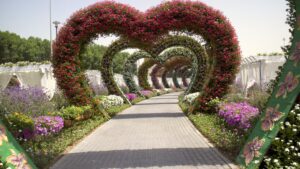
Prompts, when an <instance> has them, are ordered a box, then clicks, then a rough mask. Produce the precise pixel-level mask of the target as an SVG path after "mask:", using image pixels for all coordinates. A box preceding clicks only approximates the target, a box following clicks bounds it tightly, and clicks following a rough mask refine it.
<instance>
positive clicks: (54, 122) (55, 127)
mask: <svg viewBox="0 0 300 169" xmlns="http://www.w3.org/2000/svg"><path fill="white" fill-rule="evenodd" d="M63 127H64V120H63V118H61V117H59V116H39V117H37V118H35V119H34V134H35V135H41V136H48V135H52V134H56V133H59V132H60V131H61V129H62V128H63Z"/></svg>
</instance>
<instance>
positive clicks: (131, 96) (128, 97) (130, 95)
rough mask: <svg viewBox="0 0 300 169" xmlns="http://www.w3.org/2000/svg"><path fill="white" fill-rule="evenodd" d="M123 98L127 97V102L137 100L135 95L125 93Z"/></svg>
mask: <svg viewBox="0 0 300 169" xmlns="http://www.w3.org/2000/svg"><path fill="white" fill-rule="evenodd" d="M125 96H126V97H127V99H128V100H129V101H133V100H134V99H136V98H137V95H136V94H135V93H127V94H125Z"/></svg>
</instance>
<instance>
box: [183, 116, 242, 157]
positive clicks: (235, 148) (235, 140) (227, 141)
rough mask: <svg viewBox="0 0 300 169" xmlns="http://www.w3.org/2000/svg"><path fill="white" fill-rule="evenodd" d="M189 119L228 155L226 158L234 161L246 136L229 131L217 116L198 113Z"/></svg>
mask: <svg viewBox="0 0 300 169" xmlns="http://www.w3.org/2000/svg"><path fill="white" fill-rule="evenodd" d="M188 117H189V119H190V120H191V121H192V122H193V124H194V125H195V126H196V128H197V129H198V130H199V131H200V132H201V133H202V134H203V135H204V136H205V137H206V138H208V139H209V140H210V141H211V142H212V143H214V145H215V146H216V147H217V148H218V149H220V150H221V151H222V152H223V153H224V154H226V157H228V158H230V159H231V160H234V158H235V157H236V156H237V155H238V153H239V151H240V149H241V148H242V146H243V143H244V141H245V137H244V136H240V135H238V134H237V133H236V132H233V131H232V130H229V129H227V128H226V125H225V123H224V122H223V121H222V120H221V119H220V117H219V116H218V115H217V114H213V113H208V114H207V113H205V114H202V113H198V114H197V115H193V114H190V115H189V116H188Z"/></svg>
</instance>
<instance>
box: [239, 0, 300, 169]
mask: <svg viewBox="0 0 300 169" xmlns="http://www.w3.org/2000/svg"><path fill="white" fill-rule="evenodd" d="M294 3H295V5H296V6H295V7H296V16H297V18H298V19H297V24H296V29H295V30H294V32H293V41H292V47H291V51H290V53H291V56H290V57H289V58H288V59H287V61H286V63H285V64H284V65H283V70H282V72H281V75H280V78H279V82H278V84H277V86H276V87H275V88H274V90H273V93H272V95H271V97H270V98H269V100H268V103H267V106H266V110H265V111H264V112H263V113H262V114H261V116H260V118H259V120H258V122H257V123H256V125H255V128H254V130H253V131H252V133H251V134H250V136H249V137H248V139H247V141H246V144H245V145H244V147H243V149H242V150H241V152H240V154H239V156H238V157H237V162H238V163H239V164H240V165H241V166H242V167H244V168H247V169H255V168H258V166H259V164H260V162H261V161H262V159H263V157H264V155H265V153H266V152H267V151H268V149H269V146H270V145H271V143H272V141H273V140H274V138H275V137H276V135H277V133H278V131H279V129H280V123H281V122H284V120H285V119H286V117H287V115H288V113H289V112H290V110H291V108H292V107H293V105H294V103H295V100H296V98H297V97H298V96H299V93H300V83H299V81H300V67H299V65H300V1H295V2H294Z"/></svg>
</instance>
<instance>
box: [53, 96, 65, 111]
mask: <svg viewBox="0 0 300 169" xmlns="http://www.w3.org/2000/svg"><path fill="white" fill-rule="evenodd" d="M51 102H52V103H53V104H54V105H55V107H56V110H60V109H62V108H64V107H67V106H69V103H68V100H67V99H66V98H65V96H64V94H63V93H62V92H55V93H54V95H53V97H52V99H51Z"/></svg>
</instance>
